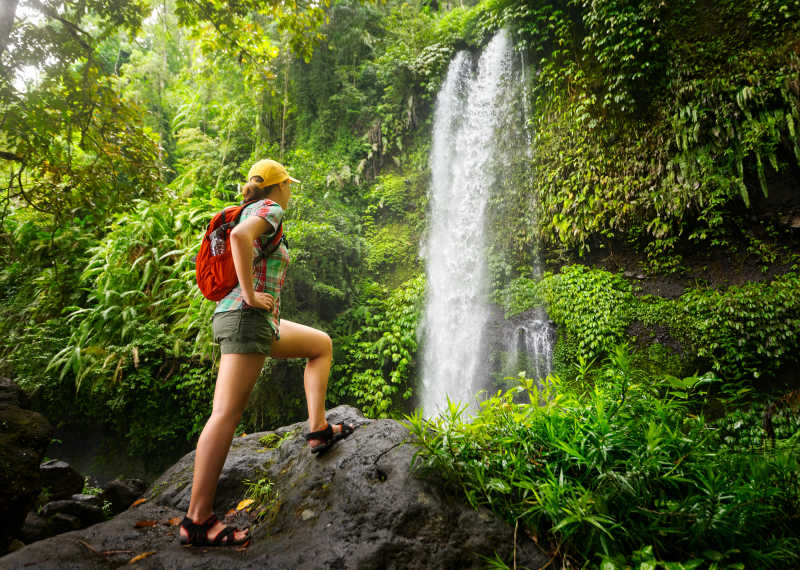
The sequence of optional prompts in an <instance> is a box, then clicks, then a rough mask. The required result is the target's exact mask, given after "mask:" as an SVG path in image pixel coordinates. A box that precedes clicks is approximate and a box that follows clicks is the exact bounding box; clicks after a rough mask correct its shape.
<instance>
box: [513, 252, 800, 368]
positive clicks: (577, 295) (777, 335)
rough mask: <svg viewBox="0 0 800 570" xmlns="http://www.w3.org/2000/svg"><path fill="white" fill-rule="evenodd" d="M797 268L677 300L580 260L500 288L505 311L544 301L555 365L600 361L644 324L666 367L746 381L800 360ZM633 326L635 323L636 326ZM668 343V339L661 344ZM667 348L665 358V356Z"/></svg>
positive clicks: (694, 291) (641, 331) (692, 290)
mask: <svg viewBox="0 0 800 570" xmlns="http://www.w3.org/2000/svg"><path fill="white" fill-rule="evenodd" d="M798 290H800V273H798V269H797V267H796V266H795V267H794V268H793V270H792V271H790V272H789V273H786V274H784V275H781V276H779V277H777V278H775V279H774V280H772V281H762V282H752V283H747V284H744V285H739V286H731V287H728V288H727V289H725V290H722V289H714V288H690V289H688V290H687V291H686V292H685V293H684V294H683V295H681V296H680V297H678V298H677V299H665V298H662V297H657V296H655V295H640V294H637V291H636V290H635V289H634V286H633V285H631V283H630V282H628V281H627V280H626V279H625V278H624V277H622V276H621V275H619V274H613V273H609V272H608V271H604V270H601V269H590V268H588V267H586V266H583V265H572V266H565V267H564V268H562V270H561V272H560V273H558V274H550V273H546V274H545V275H544V276H543V277H542V279H541V280H538V281H534V280H532V279H528V278H525V277H520V278H518V279H516V280H514V281H512V282H511V284H510V285H509V287H508V288H507V289H506V290H504V291H503V292H502V293H500V295H499V297H501V298H503V301H504V302H505V304H506V308H507V311H508V314H509V315H513V314H518V313H520V312H522V311H525V310H528V309H530V308H532V307H535V306H544V307H546V309H547V312H548V315H549V316H550V318H551V319H553V321H554V322H555V323H556V325H557V327H558V334H559V337H560V338H559V341H558V343H557V346H556V353H555V360H556V362H555V366H556V368H557V370H559V372H560V373H561V374H562V375H564V376H573V375H574V374H575V371H576V370H577V367H578V365H579V363H581V362H583V363H586V362H592V361H602V360H603V359H604V358H607V357H608V355H609V354H610V353H611V352H612V351H613V348H614V347H615V346H616V345H618V344H620V343H626V342H631V341H635V340H637V339H634V338H632V337H633V336H635V334H636V333H635V331H639V332H638V334H639V335H640V337H642V338H639V339H638V340H639V341H640V342H639V344H640V346H641V345H649V344H651V342H650V341H651V339H650V338H647V337H648V334H647V333H648V331H649V332H651V333H652V332H653V331H655V330H662V331H664V332H666V335H664V338H662V342H661V343H658V342H656V343H655V344H656V345H658V346H657V347H656V346H650V347H649V350H650V351H651V352H652V351H658V349H659V348H660V349H661V351H662V352H661V353H660V354H657V355H656V354H655V353H654V357H655V358H656V360H657V362H658V366H660V367H661V368H662V369H664V368H670V362H672V367H673V368H674V369H673V370H672V373H673V374H675V373H691V372H692V371H693V370H714V371H715V372H716V373H717V374H718V375H720V376H721V377H722V378H723V379H724V380H726V381H729V382H738V381H748V382H752V381H753V379H757V378H759V377H760V376H762V375H764V376H767V377H769V376H771V375H774V374H775V373H776V372H777V371H778V370H779V369H780V368H781V367H790V368H792V367H795V366H797V365H798V364H800V361H798V357H799V356H800V355H798V354H797V351H796V350H794V349H793V346H794V339H797V338H798V337H800V298H798V295H797V291H798ZM636 325H638V326H636ZM667 345H669V346H667ZM669 355H671V357H669Z"/></svg>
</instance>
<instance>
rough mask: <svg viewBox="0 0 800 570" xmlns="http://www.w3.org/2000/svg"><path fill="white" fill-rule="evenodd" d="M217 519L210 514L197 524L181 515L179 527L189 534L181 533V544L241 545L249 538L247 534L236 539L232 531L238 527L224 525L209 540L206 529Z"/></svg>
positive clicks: (209, 528) (215, 522)
mask: <svg viewBox="0 0 800 570" xmlns="http://www.w3.org/2000/svg"><path fill="white" fill-rule="evenodd" d="M218 520H219V519H217V515H211V516H210V517H208V520H206V522H204V523H201V524H197V523H195V522H194V521H193V520H192V519H190V518H189V517H183V520H182V521H181V528H182V529H184V530H185V531H186V534H188V535H189V536H188V537H187V536H182V535H181V544H182V545H183V546H241V545H242V544H246V543H247V542H248V541H249V540H250V535H249V534H248V535H247V536H245V537H244V538H242V539H240V540H236V538H234V533H235V532H236V531H237V530H239V529H237V528H234V527H232V526H226V527H225V528H223V529H222V530H221V531H219V533H217V536H215V537H214V540H209V539H208V531H209V530H211V528H212V527H213V526H214V525H215V524H217V521H218Z"/></svg>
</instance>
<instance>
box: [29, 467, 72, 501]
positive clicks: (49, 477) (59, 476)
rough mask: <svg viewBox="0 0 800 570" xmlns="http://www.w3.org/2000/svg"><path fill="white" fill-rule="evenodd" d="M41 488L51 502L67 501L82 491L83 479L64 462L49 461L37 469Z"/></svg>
mask: <svg viewBox="0 0 800 570" xmlns="http://www.w3.org/2000/svg"><path fill="white" fill-rule="evenodd" d="M39 472H40V474H41V476H42V487H44V488H45V489H47V492H48V494H49V495H48V496H49V497H50V499H52V500H60V499H69V498H70V497H71V496H72V495H74V494H76V493H80V492H81V491H83V477H82V476H81V474H80V473H78V472H77V471H75V469H74V468H73V467H72V466H71V465H70V464H69V463H67V462H66V461H61V460H58V459H51V460H50V461H45V462H44V463H42V464H41V466H40V467H39Z"/></svg>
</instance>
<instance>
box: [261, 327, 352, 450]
mask: <svg viewBox="0 0 800 570" xmlns="http://www.w3.org/2000/svg"><path fill="white" fill-rule="evenodd" d="M280 333H281V338H280V340H277V341H275V342H273V343H272V347H271V351H270V356H273V357H275V358H307V359H308V361H307V362H306V369H305V372H304V374H303V385H304V387H305V391H306V405H307V406H308V423H309V431H318V430H321V429H324V428H325V426H326V424H327V421H326V420H325V394H326V392H327V390H328V375H329V374H330V370H331V360H332V359H333V344H332V343H331V337H329V336H328V335H327V334H325V333H324V332H322V331H320V330H317V329H315V328H311V327H307V326H305V325H301V324H298V323H293V322H292V321H287V320H285V319H281V329H280ZM334 429H335V430H336V431H338V429H340V428H334ZM311 441H312V442H313V441H318V440H311ZM312 445H313V443H312Z"/></svg>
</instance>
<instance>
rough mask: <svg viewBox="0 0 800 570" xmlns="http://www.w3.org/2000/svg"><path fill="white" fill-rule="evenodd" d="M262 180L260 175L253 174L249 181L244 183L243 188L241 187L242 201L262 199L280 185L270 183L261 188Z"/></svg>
mask: <svg viewBox="0 0 800 570" xmlns="http://www.w3.org/2000/svg"><path fill="white" fill-rule="evenodd" d="M262 182H264V179H263V178H261V177H260V176H253V177H252V178H251V179H250V182H248V183H247V184H245V185H244V188H242V198H243V201H244V202H251V201H253V200H263V199H264V198H266V197H268V196H269V195H270V194H272V191H273V190H277V189H278V188H279V187H280V184H272V185H271V186H266V187H264V188H262V187H261V183H262Z"/></svg>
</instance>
